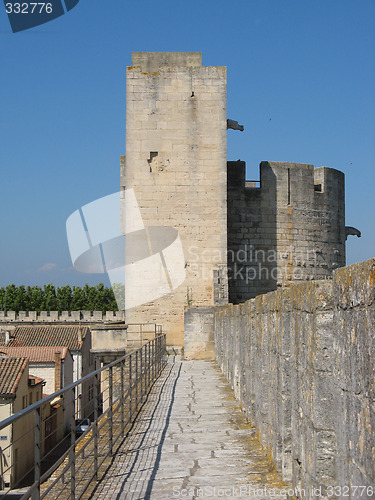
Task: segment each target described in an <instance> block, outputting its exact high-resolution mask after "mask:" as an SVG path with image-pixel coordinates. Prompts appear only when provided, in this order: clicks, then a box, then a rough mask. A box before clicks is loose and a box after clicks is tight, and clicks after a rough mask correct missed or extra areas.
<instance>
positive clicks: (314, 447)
mask: <svg viewBox="0 0 375 500" xmlns="http://www.w3.org/2000/svg"><path fill="white" fill-rule="evenodd" d="M374 298H375V259H371V260H369V261H367V262H364V263H360V264H354V265H352V266H348V267H344V268H341V269H338V270H337V271H335V272H334V275H333V279H332V281H331V280H330V281H312V282H304V283H301V284H298V285H293V286H291V287H290V288H287V289H280V290H278V291H276V292H271V293H268V294H265V295H261V296H258V297H256V298H255V299H251V300H249V301H247V302H246V303H244V304H241V305H236V306H233V305H231V304H230V305H227V306H220V307H218V308H216V313H215V326H214V328H215V356H216V359H217V361H218V363H219V364H220V366H221V368H222V371H223V372H224V374H225V375H226V377H227V378H228V380H229V381H230V383H231V385H232V387H233V389H234V391H235V394H236V397H237V398H238V399H239V400H240V401H241V403H242V406H243V410H244V411H245V412H246V413H247V416H248V418H249V420H250V421H251V422H252V423H253V424H254V425H255V427H256V428H257V429H258V432H259V438H260V440H261V442H262V444H263V445H264V446H265V447H266V448H267V449H269V451H270V453H271V455H272V456H273V458H274V459H275V460H276V462H277V467H278V469H279V470H280V471H281V472H282V473H283V476H284V478H285V480H287V481H291V482H292V484H293V486H294V487H295V488H302V489H304V494H302V495H300V497H301V498H317V497H319V495H316V496H314V494H313V493H312V488H318V490H315V491H316V492H319V489H320V488H321V489H322V492H324V490H326V489H327V488H328V487H330V486H331V487H332V486H338V487H341V490H340V491H339V490H338V489H337V490H335V491H336V496H332V495H331V497H333V498H353V499H357V498H371V497H372V495H371V491H372V490H371V489H370V490H365V491H364V492H363V490H362V495H360V491H361V490H355V487H356V486H365V487H371V486H374V484H375V333H374V332H375V305H374ZM345 487H346V488H345ZM344 488H345V489H344ZM326 492H327V494H328V495H329V493H330V492H331V490H330V489H329V488H328V490H326ZM337 493H340V494H339V495H337ZM374 494H375V493H374Z"/></svg>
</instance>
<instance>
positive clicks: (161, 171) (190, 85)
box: [121, 52, 227, 345]
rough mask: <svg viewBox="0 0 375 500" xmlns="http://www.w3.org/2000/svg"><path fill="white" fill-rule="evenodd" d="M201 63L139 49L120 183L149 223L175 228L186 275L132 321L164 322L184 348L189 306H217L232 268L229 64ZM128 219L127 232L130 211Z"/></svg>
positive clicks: (130, 71) (130, 75)
mask: <svg viewBox="0 0 375 500" xmlns="http://www.w3.org/2000/svg"><path fill="white" fill-rule="evenodd" d="M201 60H202V55H201V53H190V52H189V53H169V52H166V53H158V52H156V53H153V52H152V53H145V52H141V53H133V54H132V67H129V68H127V80H126V81H127V84H126V85H127V86H126V95H127V97H126V158H123V159H122V165H121V170H122V176H121V188H122V189H123V190H125V189H133V190H134V193H135V196H136V199H137V202H138V205H139V209H140V213H141V216H142V220H143V223H144V225H145V227H150V226H159V227H160V226H161V227H173V228H175V229H177V231H178V233H179V236H180V238H181V243H182V247H183V251H184V259H185V271H186V279H185V281H184V283H183V284H182V285H180V286H179V287H178V288H176V289H175V290H173V291H172V292H171V293H169V294H168V295H164V296H161V297H160V298H157V299H155V300H153V301H152V302H147V303H146V304H144V305H141V306H136V307H131V308H130V309H127V310H126V321H127V322H128V323H139V322H142V323H144V322H157V323H159V324H162V325H163V330H164V331H165V332H166V334H167V342H168V344H170V345H183V338H184V308H185V307H186V306H207V307H208V306H212V305H214V303H217V299H218V298H217V294H218V291H219V292H220V295H221V296H224V297H225V301H227V288H226V286H225V283H226V281H225V278H226V277H225V276H224V277H223V279H221V280H220V284H219V283H217V285H218V286H217V288H218V290H215V284H214V277H216V278H217V281H219V276H220V274H222V273H221V271H222V269H223V268H226V246H227V210H226V196H227V190H226V176H227V173H226V161H227V158H226V156H227V151H226V144H227V116H226V68H224V67H213V66H210V67H207V66H202V65H201ZM122 220H123V232H124V233H125V232H126V231H125V226H126V224H127V221H126V214H125V216H124V215H123V219H122ZM218 256H219V259H218ZM129 260H130V262H129ZM126 262H127V265H128V264H129V267H131V265H132V263H133V262H132V261H131V259H127V258H126ZM127 267H128V266H127ZM157 271H158V270H156V269H155V270H154V269H147V272H149V273H154V274H155V273H156V272H157ZM129 276H130V274H127V275H126V276H125V281H126V283H128V284H129V286H131V288H132V290H135V293H138V289H137V286H138V281H139V276H135V277H134V279H133V281H132V282H131V284H130V283H129V279H131V278H129ZM162 277H163V278H164V274H163V273H162ZM141 287H142V284H139V295H140V296H141V295H142V289H141ZM171 289H172V288H171ZM161 295H162V294H161ZM218 300H220V298H219V299H218ZM125 301H126V296H125Z"/></svg>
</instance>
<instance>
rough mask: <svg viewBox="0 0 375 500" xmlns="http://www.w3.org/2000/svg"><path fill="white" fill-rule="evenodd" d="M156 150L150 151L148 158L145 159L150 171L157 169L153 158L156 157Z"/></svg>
mask: <svg viewBox="0 0 375 500" xmlns="http://www.w3.org/2000/svg"><path fill="white" fill-rule="evenodd" d="M158 154H159V153H158V152H157V151H150V158H149V159H148V160H147V162H148V164H149V165H150V172H155V171H157V163H158V162H157V160H155V158H157V156H158Z"/></svg>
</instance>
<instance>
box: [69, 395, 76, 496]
mask: <svg viewBox="0 0 375 500" xmlns="http://www.w3.org/2000/svg"><path fill="white" fill-rule="evenodd" d="M75 403H76V399H75V388H74V387H73V389H72V390H71V400H70V404H71V414H70V451H69V464H70V498H71V500H74V499H75V497H76V493H75V491H76V419H75Z"/></svg>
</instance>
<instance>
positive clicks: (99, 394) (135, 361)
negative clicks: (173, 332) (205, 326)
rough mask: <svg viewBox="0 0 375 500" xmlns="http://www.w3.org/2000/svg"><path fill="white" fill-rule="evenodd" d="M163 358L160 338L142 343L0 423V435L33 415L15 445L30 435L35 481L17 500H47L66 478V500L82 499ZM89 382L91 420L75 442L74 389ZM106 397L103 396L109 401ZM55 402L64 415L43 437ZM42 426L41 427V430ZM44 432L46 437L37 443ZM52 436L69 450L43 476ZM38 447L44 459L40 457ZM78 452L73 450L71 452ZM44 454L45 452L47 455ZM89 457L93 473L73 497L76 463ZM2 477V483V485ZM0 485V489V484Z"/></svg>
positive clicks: (159, 370) (156, 375)
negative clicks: (44, 416) (45, 410)
mask: <svg viewBox="0 0 375 500" xmlns="http://www.w3.org/2000/svg"><path fill="white" fill-rule="evenodd" d="M155 332H156V325H155ZM165 352H166V338H165V335H164V334H161V335H155V337H154V338H153V339H151V340H149V341H148V342H145V343H144V344H143V345H142V347H140V348H139V349H136V350H134V351H132V352H130V353H128V354H125V355H124V356H122V357H121V358H119V359H117V360H115V361H112V362H111V363H108V364H107V365H105V366H103V367H102V368H99V369H97V370H95V371H93V372H91V373H89V374H88V375H86V376H84V377H82V378H81V379H79V380H77V381H76V382H73V383H72V384H70V385H69V386H67V387H64V388H63V389H60V390H59V391H57V392H55V393H54V394H51V395H50V396H47V397H45V398H44V399H42V400H40V401H37V402H36V403H33V404H32V405H30V406H28V407H26V408H25V409H23V410H21V411H19V412H18V413H16V414H15V415H12V416H11V417H8V418H6V419H5V420H3V421H2V422H0V430H1V429H4V428H5V427H8V426H10V425H14V424H15V423H16V422H17V421H19V420H20V419H23V418H24V417H25V416H27V415H30V414H31V413H34V426H33V427H31V429H30V430H27V431H26V433H25V434H24V435H21V437H18V439H17V440H18V442H19V443H20V442H21V440H22V439H24V438H25V435H27V434H28V433H29V432H30V433H33V435H34V448H35V449H34V463H33V465H32V466H31V465H28V467H29V469H28V470H29V472H31V471H32V470H33V471H34V479H33V481H32V484H30V483H31V478H30V480H29V482H28V484H27V485H26V488H27V491H26V492H25V494H24V495H23V497H22V498H25V499H27V498H30V497H31V498H33V499H40V498H46V495H48V493H49V492H50V491H51V490H53V489H54V488H55V487H56V485H57V484H58V483H59V481H62V482H63V483H64V478H65V477H66V476H67V477H68V479H69V478H70V479H69V481H70V495H69V498H71V499H74V498H80V497H81V496H82V494H83V493H84V492H85V491H86V490H87V488H88V486H89V485H90V483H91V482H92V479H93V478H98V470H99V469H100V466H101V465H102V464H103V463H104V460H105V458H106V457H108V456H110V455H112V454H113V451H114V446H115V445H116V443H117V441H118V439H119V438H120V437H121V436H122V437H123V436H124V433H125V428H126V426H127V425H128V424H130V423H131V422H132V421H133V420H134V418H135V415H136V412H137V410H138V408H139V405H140V404H141V403H142V402H143V401H144V399H145V397H147V393H148V391H149V389H150V387H151V385H152V383H153V381H154V380H155V379H156V378H157V377H158V376H159V374H160V372H161V370H162V369H163V368H164V366H165V362H166V361H165V358H164V355H165ZM104 372H107V373H108V377H107V378H104V376H103V375H104ZM88 382H91V383H93V394H94V395H93V399H92V403H91V405H92V406H93V411H92V413H91V414H93V415H94V420H93V422H92V424H91V425H90V427H89V429H87V430H86V431H85V432H84V433H83V434H82V436H80V437H79V438H78V439H77V437H76V427H75V425H76V424H75V422H76V417H77V408H76V396H75V393H76V391H75V388H76V387H77V386H81V387H83V385H84V384H85V383H88ZM115 384H116V385H115ZM106 395H108V397H107V396H106ZM104 396H105V397H104ZM58 398H59V399H58ZM56 400H57V401H59V402H60V401H61V406H63V411H62V413H61V415H62V418H63V420H62V421H61V422H62V423H60V427H59V428H57V427H56V429H55V430H52V432H51V431H50V434H49V435H47V434H46V432H47V431H46V426H45V425H46V424H45V422H46V419H45V420H44V421H43V419H42V413H43V411H42V409H43V408H46V407H48V405H49V403H51V402H52V401H54V403H55V402H56ZM88 401H89V400H88ZM102 404H106V405H107V406H108V407H107V408H106V409H105V410H104V411H103V408H101V405H102ZM88 409H89V408H88ZM125 413H126V417H125ZM82 416H84V415H80V417H82ZM86 416H87V415H86ZM47 418H50V417H47ZM90 418H91V417H90ZM43 424H44V426H45V427H44V428H43ZM43 429H44V431H45V434H46V435H45V436H44V439H43V441H42V431H43ZM68 429H69V430H68ZM54 432H56V435H57V433H59V435H60V434H61V433H63V434H62V437H61V438H60V440H59V441H58V443H57V445H56V448H58V447H59V446H60V445H62V444H63V443H64V442H66V440H67V439H68V443H69V440H70V444H69V446H68V445H67V446H65V448H64V450H63V451H62V452H61V456H59V457H57V458H56V460H55V463H53V464H52V466H50V463H48V464H47V465H48V466H49V467H48V470H47V471H42V468H41V466H42V462H43V458H45V457H46V456H48V455H49V453H50V449H49V448H48V447H47V439H46V438H47V437H50V436H52V435H53V434H54ZM104 432H105V435H106V436H107V434H108V440H103V439H101V440H100V438H101V437H103V433H104ZM17 440H16V441H17ZM99 440H100V441H99ZM14 444H15V443H14V442H11V443H10V444H9V445H8V446H7V447H5V448H4V449H3V450H2V452H1V453H0V459H1V460H2V454H3V453H4V452H5V451H6V450H10V449H11V448H12V447H13V446H14ZM101 445H103V446H102V448H101V449H100V459H99V452H98V448H99V447H100V446H101ZM43 446H44V454H43V456H42V448H43ZM106 446H107V449H106V451H105V450H104V448H103V447H106ZM77 447H78V449H76V448H77ZM46 449H47V450H48V451H47V452H46ZM53 449H54V448H52V450H53ZM103 450H104V451H103ZM87 453H89V455H87ZM88 456H90V457H93V458H94V463H93V467H91V466H90V472H89V473H88V476H89V478H86V476H85V477H84V480H78V483H79V486H80V488H79V491H76V482H77V481H76V479H77V478H76V463H77V461H78V462H80V461H81V462H82V464H81V466H80V467H79V468H81V467H82V465H83V464H84V462H85V460H84V459H85V458H87V457H88ZM19 461H20V460H19ZM66 461H67V463H66ZM1 465H2V463H1ZM13 465H14V464H13V463H12V464H11V466H10V467H8V469H6V471H3V470H2V469H1V472H2V473H3V474H7V476H6V477H8V476H9V475H10V474H13V473H14V470H13ZM14 467H15V465H14ZM60 469H61V470H60ZM56 471H57V473H58V475H57V477H56V478H53V480H52V483H51V484H48V485H46V488H45V487H44V485H42V483H43V482H44V481H45V480H47V479H48V478H49V477H50V476H51V474H54V473H55V472H56ZM3 474H2V478H1V479H3ZM26 475H27V471H26V474H24V475H23V476H22V478H25V476H26ZM1 483H2V484H4V482H3V481H1ZM41 486H43V488H44V491H42V490H41ZM11 487H12V485H11V486H10V487H9V490H8V491H7V492H6V493H5V495H4V496H3V497H4V498H6V495H7V494H8V493H10V494H11V491H12V490H11ZM63 489H64V491H65V492H66V484H63ZM0 495H1V493H0ZM3 497H2V498H3ZM47 498H48V497H47Z"/></svg>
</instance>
